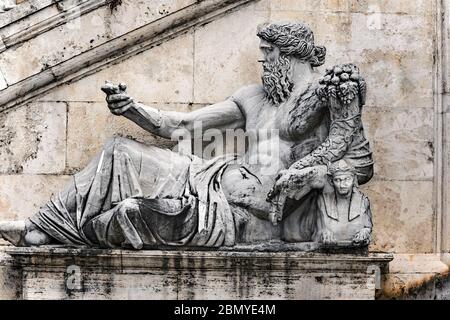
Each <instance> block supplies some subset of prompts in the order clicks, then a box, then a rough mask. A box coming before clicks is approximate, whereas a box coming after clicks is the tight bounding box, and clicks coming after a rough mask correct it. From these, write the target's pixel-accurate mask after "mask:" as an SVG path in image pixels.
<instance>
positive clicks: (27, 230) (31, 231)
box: [0, 221, 51, 247]
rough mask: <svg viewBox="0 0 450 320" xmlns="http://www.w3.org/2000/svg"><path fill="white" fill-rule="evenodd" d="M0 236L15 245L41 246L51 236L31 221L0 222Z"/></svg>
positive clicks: (47, 242) (48, 241) (49, 240)
mask: <svg viewBox="0 0 450 320" xmlns="http://www.w3.org/2000/svg"><path fill="white" fill-rule="evenodd" d="M0 238H3V239H5V240H6V241H8V242H10V243H11V244H13V245H15V246H17V247H31V246H42V245H46V244H49V243H50V242H51V238H50V237H49V236H48V235H47V234H46V233H44V232H42V231H40V230H39V229H38V228H37V227H36V226H35V225H34V224H33V223H32V222H31V221H5V222H0Z"/></svg>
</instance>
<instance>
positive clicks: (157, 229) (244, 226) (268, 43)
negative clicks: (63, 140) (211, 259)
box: [0, 23, 372, 249]
mask: <svg viewBox="0 0 450 320" xmlns="http://www.w3.org/2000/svg"><path fill="white" fill-rule="evenodd" d="M257 35H258V36H259V38H260V40H261V42H260V50H261V60H260V62H261V63H262V66H263V75H262V85H261V84H255V85H250V86H246V87H244V88H241V89H239V90H237V91H236V92H235V93H234V94H233V95H231V96H230V97H229V98H228V99H227V100H225V101H223V102H219V103H216V104H214V105H211V106H207V107H204V108H202V109H199V110H196V111H193V112H187V113H183V112H168V111H162V110H156V109H154V108H152V107H149V106H146V105H143V104H141V103H138V102H135V101H134V100H133V99H132V98H131V97H130V96H129V95H128V94H127V92H126V86H125V85H113V84H107V85H105V86H104V87H103V88H102V90H103V91H104V92H105V93H106V94H107V97H106V101H107V104H108V107H109V109H110V110H111V112H112V113H113V114H114V115H116V116H123V117H126V118H127V119H129V120H131V121H133V122H134V123H135V124H137V125H139V126H140V127H142V128H144V129H145V130H147V131H148V132H150V133H152V134H155V135H158V136H160V137H163V138H171V137H173V135H174V134H176V133H177V132H179V131H180V130H181V131H183V132H187V133H193V131H194V128H195V125H194V124H195V123H201V127H202V129H203V130H208V129H217V130H220V131H222V132H225V131H227V130H244V131H245V132H246V133H250V132H252V133H256V139H254V140H253V143H249V144H248V146H247V149H246V150H245V154H244V156H236V155H233V154H230V155H224V156H219V157H215V158H212V159H209V160H206V159H201V158H199V157H197V156H194V155H190V154H188V155H186V154H179V153H175V152H172V151H169V150H163V149H160V148H157V147H155V146H147V145H144V144H142V143H138V142H135V141H132V140H129V139H125V138H114V139H111V140H110V141H108V142H107V143H106V144H105V146H104V147H103V149H102V150H101V151H100V152H99V154H98V155H97V156H96V157H95V158H94V159H92V161H91V162H90V164H89V165H88V166H87V167H86V168H84V169H83V170H81V171H80V172H79V173H77V174H75V175H74V177H73V179H72V180H71V181H70V182H69V184H68V185H67V186H66V187H65V188H64V189H63V190H61V191H60V192H59V193H58V194H57V195H56V196H54V197H52V199H51V200H50V201H49V202H48V203H47V204H46V205H45V206H43V207H42V208H41V209H40V210H39V212H37V213H36V214H35V215H34V216H32V217H31V218H30V219H29V220H27V221H13V222H3V223H0V235H1V236H2V237H3V238H5V239H6V240H9V241H10V242H11V243H13V244H15V245H18V246H38V245H44V244H50V243H58V244H67V245H85V246H91V247H103V248H133V249H142V248H152V247H161V246H178V247H180V246H181V247H186V246H191V247H192V246H193V247H210V248H217V247H222V246H227V247H230V246H234V245H236V244H237V243H255V242H260V241H267V240H282V241H287V242H302V241H311V239H312V238H313V235H314V232H315V226H316V225H317V224H316V220H317V210H316V209H315V204H316V203H317V201H316V196H317V194H316V192H315V191H314V190H316V189H317V190H319V189H320V188H321V187H322V186H321V184H322V183H323V181H324V179H326V178H325V176H326V171H327V170H326V164H327V162H328V161H336V160H338V159H336V158H339V159H340V158H343V157H346V158H348V159H350V160H352V159H354V160H355V161H356V164H354V166H355V168H357V170H359V171H358V173H359V174H362V175H361V176H359V177H358V180H359V182H360V183H362V182H365V181H368V180H369V179H370V176H371V168H370V166H371V164H372V163H371V154H370V150H369V149H368V144H367V143H366V140H365V138H364V134H363V130H362V124H361V119H360V114H361V107H362V104H363V100H362V99H361V97H360V96H358V95H361V93H362V92H363V91H362V90H361V88H365V87H364V86H363V84H364V83H363V80H362V78H361V77H360V76H358V78H357V73H358V72H357V70H356V69H354V68H352V69H351V70H350V71H351V72H350V71H349V72H348V73H346V74H347V75H346V76H345V75H344V76H343V77H342V78H343V80H339V79H337V80H336V79H335V78H336V77H339V76H340V75H343V74H344V73H345V72H343V71H341V72H340V73H339V72H334V71H339V70H334V69H332V72H334V73H333V76H332V77H331V73H332V72H331V71H330V70H328V71H329V75H327V76H326V77H325V78H324V79H321V80H320V82H319V75H318V74H317V72H316V71H315V69H314V68H315V67H318V66H321V65H322V64H324V62H325V55H326V50H325V48H324V47H321V46H316V45H315V43H314V35H313V32H312V31H311V29H310V28H309V27H308V26H307V25H305V24H304V23H272V24H268V25H265V26H262V27H261V28H259V30H258V33H257ZM346 68H347V66H346ZM348 68H350V67H348ZM347 76H348V79H347ZM329 78H330V79H329ZM350 78H351V79H350ZM346 79H347V80H348V81H349V82H348V84H349V85H350V89H349V90H350V91H351V92H352V94H353V95H354V97H353V98H352V97H351V96H349V95H345V94H344V95H343V96H342V97H338V96H336V94H335V93H336V92H338V93H341V91H342V92H344V91H343V89H342V90H340V89H339V88H338V89H337V90H336V88H337V87H336V86H337V85H339V81H341V82H342V84H345V83H344V82H345V81H344V80H346ZM352 79H353V80H352ZM352 81H354V82H355V83H357V84H358V85H360V86H359V87H358V88H357V90H356V91H355V88H354V85H353V82H352ZM333 88H334V91H333ZM333 92H334V93H333ZM344 98H345V99H344ZM343 100H345V101H346V103H343V102H342V101H343ZM347 101H349V103H347ZM267 132H270V133H274V134H267ZM323 167H325V169H323Z"/></svg>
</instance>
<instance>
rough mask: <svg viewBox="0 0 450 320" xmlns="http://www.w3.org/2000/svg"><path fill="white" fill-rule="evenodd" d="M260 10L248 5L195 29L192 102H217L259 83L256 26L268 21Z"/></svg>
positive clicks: (265, 14) (257, 6)
mask: <svg viewBox="0 0 450 320" xmlns="http://www.w3.org/2000/svg"><path fill="white" fill-rule="evenodd" d="M263 9H264V7H262V6H261V4H258V3H256V4H251V5H249V6H247V7H244V8H242V9H240V10H239V11H237V12H233V13H231V14H229V15H226V16H224V17H223V18H220V19H217V20H215V21H213V22H211V23H209V24H207V25H205V26H201V27H199V28H196V30H195V69H194V70H195V73H194V102H196V103H212V102H216V101H220V100H223V99H225V98H227V96H229V95H231V94H232V93H233V92H234V91H235V90H237V89H238V88H240V87H242V86H244V85H249V84H252V83H259V82H260V75H261V65H260V64H259V63H258V60H259V58H260V57H259V52H258V50H257V49H256V50H255V48H258V46H259V40H258V37H257V36H256V26H258V25H259V24H262V23H264V22H268V20H269V13H268V11H264V10H263ZM212 44H214V45H212ZM212 56H213V57H214V59H211V57H212Z"/></svg>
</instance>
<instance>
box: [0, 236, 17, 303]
mask: <svg viewBox="0 0 450 320" xmlns="http://www.w3.org/2000/svg"><path fill="white" fill-rule="evenodd" d="M4 248H5V247H4V246H2V245H0V300H14V299H19V298H20V296H21V277H20V273H19V272H18V270H16V269H13V268H12V267H11V257H10V256H9V255H7V254H6V253H5V252H4Z"/></svg>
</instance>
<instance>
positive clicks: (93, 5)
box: [0, 0, 112, 53]
mask: <svg viewBox="0 0 450 320" xmlns="http://www.w3.org/2000/svg"><path fill="white" fill-rule="evenodd" d="M111 1H112V0H87V1H84V2H82V3H80V4H79V5H77V6H72V7H70V8H68V9H67V10H64V8H63V7H62V6H61V8H62V9H63V11H61V13H60V14H58V15H56V16H53V17H51V18H49V19H46V20H44V21H41V22H39V23H37V24H35V25H33V26H31V27H29V28H26V29H23V30H21V31H19V32H17V33H15V34H13V35H11V36H9V37H4V38H2V42H3V45H2V46H1V47H0V53H1V52H3V51H5V50H7V49H8V48H11V47H12V46H15V45H18V44H20V43H23V42H25V41H27V40H29V39H32V38H35V37H37V36H39V35H40V34H42V33H45V32H47V31H49V30H51V29H53V28H56V27H58V26H60V25H63V24H65V23H67V22H69V21H70V20H73V19H75V18H78V17H80V16H82V15H84V14H86V13H89V12H91V11H93V10H95V9H97V8H99V7H102V6H104V5H107V4H109V3H110V2H111ZM58 4H60V3H59V2H58Z"/></svg>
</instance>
